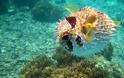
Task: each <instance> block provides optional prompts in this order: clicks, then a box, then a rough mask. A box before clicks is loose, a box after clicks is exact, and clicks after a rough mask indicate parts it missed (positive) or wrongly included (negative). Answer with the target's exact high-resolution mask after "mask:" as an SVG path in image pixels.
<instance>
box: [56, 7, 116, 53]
mask: <svg viewBox="0 0 124 78" xmlns="http://www.w3.org/2000/svg"><path fill="white" fill-rule="evenodd" d="M67 10H69V9H68V8H67ZM69 11H71V10H69ZM115 30H116V24H115V23H114V21H113V20H111V19H110V17H108V16H107V15H106V14H105V13H102V12H101V11H99V10H96V9H94V8H90V7H84V8H81V9H80V11H77V12H71V14H70V15H69V16H68V17H65V19H64V20H60V22H59V23H58V27H57V41H58V42H59V43H60V44H62V45H63V46H64V47H65V48H66V49H67V50H68V51H73V48H74V45H75V44H73V42H75V43H76V44H77V45H78V46H80V47H81V46H85V43H86V42H93V41H95V40H101V39H104V38H109V37H111V35H112V34H113V32H114V31H115Z"/></svg>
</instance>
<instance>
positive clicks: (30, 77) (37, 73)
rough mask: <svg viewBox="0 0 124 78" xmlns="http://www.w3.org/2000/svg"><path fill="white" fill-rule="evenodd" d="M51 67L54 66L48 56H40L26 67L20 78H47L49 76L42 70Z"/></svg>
mask: <svg viewBox="0 0 124 78" xmlns="http://www.w3.org/2000/svg"><path fill="white" fill-rule="evenodd" d="M50 65H53V62H52V60H50V58H48V57H47V56H46V55H42V56H38V57H37V58H35V60H33V61H31V62H30V63H29V64H27V65H26V66H25V68H24V69H23V70H22V71H21V75H20V78H40V77H41V78H46V77H48V75H47V74H45V73H44V72H42V70H43V69H44V68H45V67H47V66H50Z"/></svg>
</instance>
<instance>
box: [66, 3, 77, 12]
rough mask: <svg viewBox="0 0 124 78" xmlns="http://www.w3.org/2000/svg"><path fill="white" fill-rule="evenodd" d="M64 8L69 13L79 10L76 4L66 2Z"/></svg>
mask: <svg viewBox="0 0 124 78" xmlns="http://www.w3.org/2000/svg"><path fill="white" fill-rule="evenodd" d="M65 9H66V10H67V11H68V12H69V13H71V14H72V13H75V12H78V11H79V8H78V6H77V5H76V4H67V5H66V6H65Z"/></svg>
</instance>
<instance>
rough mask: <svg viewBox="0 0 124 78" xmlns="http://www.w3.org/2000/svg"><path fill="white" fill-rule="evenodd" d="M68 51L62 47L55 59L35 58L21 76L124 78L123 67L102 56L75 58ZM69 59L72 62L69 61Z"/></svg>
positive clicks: (45, 77)
mask: <svg viewBox="0 0 124 78" xmlns="http://www.w3.org/2000/svg"><path fill="white" fill-rule="evenodd" d="M59 51H60V55H59ZM57 52H58V53H57ZM66 52H67V51H65V50H62V48H57V50H56V53H57V54H56V53H55V58H54V60H50V59H51V58H48V57H47V56H40V57H38V58H37V59H38V60H37V59H36V60H35V59H34V60H33V61H32V62H31V63H29V64H27V65H26V66H25V67H24V69H23V70H22V71H21V74H20V78H124V73H123V71H122V70H121V68H120V67H119V66H118V65H115V64H113V63H111V62H110V61H107V60H105V58H104V57H102V56H94V57H92V58H88V59H87V58H85V59H84V58H83V59H81V58H78V57H76V58H75V59H74V58H72V57H73V56H72V55H71V54H70V55H69V54H68V53H66ZM61 54H62V56H61ZM59 56H60V58H59ZM62 57H63V58H62ZM68 58H69V60H68ZM71 58H72V59H71ZM62 59H63V60H62ZM76 59H78V61H77V60H76ZM66 60H67V61H66ZM74 60H75V61H74ZM55 61H57V62H58V63H59V65H58V64H56V63H55ZM63 61H66V62H63ZM69 61H70V62H71V64H70V63H68V62H69ZM60 62H62V63H60Z"/></svg>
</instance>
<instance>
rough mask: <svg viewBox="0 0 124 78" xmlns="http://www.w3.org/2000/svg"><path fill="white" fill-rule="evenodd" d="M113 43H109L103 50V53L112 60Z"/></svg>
mask: <svg viewBox="0 0 124 78" xmlns="http://www.w3.org/2000/svg"><path fill="white" fill-rule="evenodd" d="M113 49H114V48H113V45H112V44H111V43H109V44H108V45H107V46H106V48H104V49H103V50H102V51H101V54H102V55H103V56H104V57H105V58H106V59H107V60H109V61H111V59H112V56H113Z"/></svg>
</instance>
